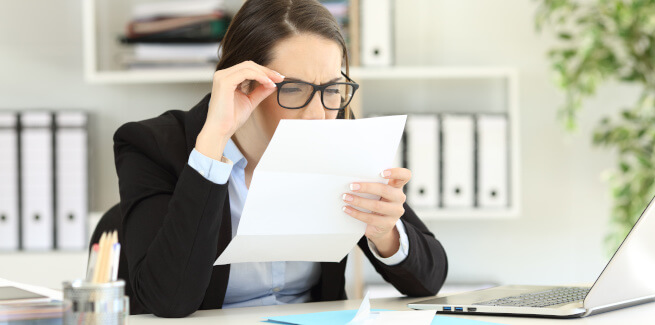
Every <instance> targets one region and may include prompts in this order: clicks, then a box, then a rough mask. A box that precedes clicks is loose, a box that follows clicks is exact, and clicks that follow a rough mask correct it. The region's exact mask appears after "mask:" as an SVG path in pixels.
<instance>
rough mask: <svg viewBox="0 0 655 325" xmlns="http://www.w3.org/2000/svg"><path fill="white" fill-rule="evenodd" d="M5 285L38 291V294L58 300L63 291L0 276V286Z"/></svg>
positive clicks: (60, 299) (60, 298) (61, 296)
mask: <svg viewBox="0 0 655 325" xmlns="http://www.w3.org/2000/svg"><path fill="white" fill-rule="evenodd" d="M5 286H11V287H16V288H19V289H23V290H27V291H31V292H34V293H38V294H40V295H44V296H47V297H49V298H50V299H52V300H58V301H62V300H63V293H62V292H61V291H59V290H54V289H50V288H46V287H42V286H37V285H32V284H27V283H20V282H14V281H10V280H7V279H3V278H0V287H5Z"/></svg>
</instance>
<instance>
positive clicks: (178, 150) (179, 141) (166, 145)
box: [113, 111, 188, 165]
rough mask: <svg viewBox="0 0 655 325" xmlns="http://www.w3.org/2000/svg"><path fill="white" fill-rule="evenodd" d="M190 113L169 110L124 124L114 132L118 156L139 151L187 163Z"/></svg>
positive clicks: (162, 160) (159, 158)
mask: <svg viewBox="0 0 655 325" xmlns="http://www.w3.org/2000/svg"><path fill="white" fill-rule="evenodd" d="M186 115H187V112H184V111H168V112H166V113H164V114H162V115H160V116H158V117H155V118H151V119H147V120H142V121H137V122H128V123H125V124H123V125H122V126H120V127H119V128H118V129H117V130H116V132H115V133H114V138H113V139H114V156H115V158H116V159H119V157H120V156H121V155H122V154H124V153H127V152H134V151H136V152H139V153H141V154H143V155H145V156H146V157H148V158H150V159H151V160H154V161H160V162H164V161H168V162H170V163H172V164H173V165H179V164H180V163H185V162H186V160H185V159H188V157H186V158H185V156H188V154H187V153H186V151H187V141H186V139H187V131H186V129H185V123H184V121H185V119H186V118H187V116H186Z"/></svg>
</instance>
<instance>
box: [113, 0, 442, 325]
mask: <svg viewBox="0 0 655 325" xmlns="http://www.w3.org/2000/svg"><path fill="white" fill-rule="evenodd" d="M342 64H345V70H346V73H345V74H342V72H341V67H342ZM347 71H348V56H347V52H346V46H345V42H344V39H343V36H342V35H341V34H340V30H339V26H338V25H337V23H336V21H335V20H334V18H333V17H332V16H331V15H330V13H329V12H328V11H327V10H326V9H325V8H324V7H323V6H322V5H321V4H320V3H318V2H317V1H316V0H249V1H246V2H245V3H244V5H243V7H242V8H241V9H240V10H239V12H238V13H237V14H236V16H235V17H234V19H233V21H232V24H231V26H230V28H229V30H228V32H227V34H226V36H225V38H224V40H223V45H222V56H221V59H220V62H219V63H218V66H217V69H216V73H215V74H214V79H213V86H212V91H211V93H210V94H208V95H207V96H206V97H205V98H204V99H202V100H201V101H200V103H198V104H197V105H196V106H195V107H193V108H192V109H191V110H189V111H187V112H183V111H169V112H166V113H164V114H163V115H161V116H159V117H157V118H153V119H150V120H145V121H140V122H133V123H127V124H125V125H123V126H122V127H121V128H120V129H119V130H118V131H117V132H116V134H115V136H114V142H115V145H114V150H115V158H116V169H117V172H118V177H119V187H120V195H121V203H120V206H121V211H122V214H123V224H122V226H123V229H122V237H123V238H122V241H123V247H124V251H125V253H126V256H127V261H128V263H127V264H128V267H129V277H130V282H131V283H130V286H131V287H130V288H129V290H128V291H130V292H131V299H132V301H133V304H132V313H154V314H155V315H158V316H163V317H184V316H186V315H189V314H191V313H193V312H194V311H196V310H198V309H214V308H229V307H240V306H259V305H270V304H282V303H299V302H307V301H327V300H337V299H346V294H345V289H344V285H345V278H344V271H345V262H346V261H345V258H344V260H343V261H341V262H340V263H313V262H272V263H238V264H234V265H220V266H213V263H214V261H215V259H216V258H217V257H218V255H220V253H221V252H222V251H223V250H224V249H225V247H226V246H227V244H228V243H229V241H230V240H231V238H232V236H233V235H234V234H235V233H236V228H237V225H238V222H239V219H240V216H241V211H242V209H243V204H244V202H245V198H246V195H247V193H248V187H249V185H250V182H251V180H252V176H253V171H254V169H255V166H257V162H258V161H259V159H260V158H261V156H262V154H263V153H264V150H265V149H266V146H267V144H268V143H269V141H270V139H271V137H272V135H273V133H274V131H275V128H276V127H277V124H278V122H279V121H280V119H283V118H284V119H334V118H348V117H350V116H351V114H350V112H349V109H348V108H347V104H348V103H349V101H350V96H351V95H352V94H353V93H354V91H355V90H356V86H355V85H354V84H353V83H352V82H351V81H350V80H349V78H347V77H346V75H347ZM285 76H286V77H285ZM334 96H339V97H338V99H339V100H336V101H335V100H334ZM344 163H347V161H345V162H344ZM381 177H385V178H387V179H389V184H388V185H387V184H379V183H357V184H352V185H351V190H352V191H351V192H349V193H344V213H347V214H349V215H350V216H352V217H353V218H356V219H359V220H361V221H363V222H365V223H367V225H368V226H367V228H366V233H365V236H364V237H362V239H361V240H360V241H359V244H358V245H359V247H360V248H361V249H362V250H363V251H364V253H365V255H366V256H367V258H368V259H369V260H370V261H371V263H372V264H373V266H374V267H375V269H376V270H377V271H378V272H379V273H380V274H381V275H382V276H383V277H384V278H385V279H386V280H387V281H389V282H390V283H391V284H393V285H394V286H395V287H396V288H397V289H398V290H399V291H400V292H402V293H403V294H407V295H412V296H428V295H434V294H436V293H437V292H438V290H439V289H440V288H441V286H442V284H443V282H444V280H445V277H446V273H447V261H446V255H445V252H444V250H443V248H442V246H441V244H440V243H439V242H438V241H437V240H436V239H435V238H434V236H433V235H432V234H431V233H430V232H429V231H428V230H427V228H426V227H425V225H424V224H423V223H422V222H421V221H420V220H419V219H418V218H417V216H416V214H414V212H413V211H412V210H411V209H410V208H409V207H408V206H407V205H406V204H405V195H404V194H403V192H402V188H403V186H404V185H405V184H406V183H407V182H408V181H409V179H410V177H411V173H410V171H409V170H407V169H404V168H391V169H389V170H386V171H383V172H382V174H381ZM357 193H372V194H377V195H380V196H381V197H382V198H381V199H380V200H377V201H376V200H369V199H364V198H361V197H359V196H357V195H356V194H357ZM351 206H357V207H362V208H366V209H369V210H372V211H373V212H374V213H363V212H360V211H358V210H356V209H353V208H350V207H351ZM280 213H283V212H280ZM299 245H302V243H299Z"/></svg>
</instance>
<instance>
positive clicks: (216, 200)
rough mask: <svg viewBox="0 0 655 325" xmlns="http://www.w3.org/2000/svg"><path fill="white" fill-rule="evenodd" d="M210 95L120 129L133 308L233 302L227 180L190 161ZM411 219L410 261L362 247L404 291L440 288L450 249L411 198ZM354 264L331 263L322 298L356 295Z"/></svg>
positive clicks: (318, 292) (180, 309)
mask: <svg viewBox="0 0 655 325" xmlns="http://www.w3.org/2000/svg"><path fill="white" fill-rule="evenodd" d="M209 99H210V94H207V95H206V96H205V97H204V98H203V99H202V100H201V101H200V102H199V103H198V104H197V105H196V106H195V107H193V108H192V109H191V110H189V111H177V110H176V111H168V112H166V113H164V114H162V115H161V116H159V117H156V118H153V119H149V120H144V121H140V122H130V123H127V124H125V125H123V126H121V127H120V128H119V129H118V130H117V131H116V133H115V135H114V155H115V159H116V171H117V173H118V183H119V189H120V197H121V202H120V207H121V211H122V215H123V220H122V232H123V233H122V236H121V237H122V238H123V246H122V247H123V249H124V251H125V253H126V256H127V264H128V268H129V274H130V282H131V283H129V285H131V289H132V290H131V291H132V297H130V298H131V299H132V300H134V301H133V304H132V311H131V312H132V314H140V313H153V314H155V315H157V316H162V317H184V316H187V315H189V314H191V313H193V312H195V311H196V310H198V309H216V308H221V306H222V305H223V300H224V298H225V291H226V289H227V283H228V277H229V272H230V266H229V265H219V266H214V261H215V260H216V258H217V257H218V255H219V254H220V253H221V252H222V251H223V250H224V249H225V247H226V246H227V244H228V243H229V242H230V240H231V237H232V229H231V216H230V200H229V197H228V190H227V184H223V185H218V184H214V183H212V182H211V181H209V180H207V179H205V178H204V177H203V176H201V175H200V174H199V173H198V172H197V171H196V170H195V169H193V168H192V167H190V166H189V165H188V164H187V162H188V159H189V155H190V154H191V151H192V150H193V148H194V147H195V143H196V137H197V136H198V133H200V130H201V129H202V127H203V125H204V122H205V119H206V117H207V109H208V104H209ZM401 220H403V222H404V225H405V229H406V231H407V236H408V239H409V242H410V244H409V245H410V249H409V255H408V256H407V258H406V259H405V260H404V261H403V262H401V263H400V264H398V265H394V266H388V265H385V264H384V263H382V262H380V261H379V260H377V259H376V258H375V257H374V256H373V255H372V254H371V251H370V250H369V248H368V244H367V242H366V238H365V237H362V239H361V240H360V241H359V243H358V245H359V247H360V248H361V249H362V250H363V251H364V254H365V255H366V257H368V259H369V261H370V262H371V263H372V264H373V266H374V267H375V269H376V270H377V272H378V273H380V274H381V275H382V277H383V278H384V279H385V280H386V281H388V282H390V283H391V284H393V285H394V286H395V287H396V288H397V289H398V290H399V291H400V292H401V293H403V294H406V295H409V296H430V295H435V294H436V293H437V292H438V291H439V289H440V288H441V286H442V285H443V282H444V280H445V278H446V273H447V270H448V262H447V260H446V253H445V251H444V249H443V247H442V246H441V244H440V243H439V241H437V240H436V239H435V238H434V235H433V234H432V233H430V231H428V229H427V228H426V226H425V225H424V224H423V222H421V221H420V220H419V219H418V217H417V216H416V214H415V213H414V211H412V209H411V208H410V207H409V206H407V205H405V214H404V215H403V216H402V218H401ZM345 267H346V259H345V258H344V259H343V260H342V261H341V262H339V263H321V278H320V280H319V282H318V284H317V285H316V286H314V287H313V288H312V298H313V299H314V300H315V301H328V300H339V299H346V293H345V288H344V286H345V277H344V272H345Z"/></svg>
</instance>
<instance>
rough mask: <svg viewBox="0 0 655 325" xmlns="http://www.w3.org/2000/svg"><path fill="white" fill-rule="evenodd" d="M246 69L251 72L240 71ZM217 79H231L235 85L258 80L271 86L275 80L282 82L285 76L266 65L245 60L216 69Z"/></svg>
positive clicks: (215, 77) (215, 76)
mask: <svg viewBox="0 0 655 325" xmlns="http://www.w3.org/2000/svg"><path fill="white" fill-rule="evenodd" d="M246 71H249V72H248V73H247V74H241V73H240V72H246ZM253 72H254V73H253ZM226 78H227V79H226ZM216 79H219V80H221V79H226V81H228V80H229V81H230V82H229V84H230V85H232V86H234V87H236V86H237V85H239V84H241V83H242V82H244V81H246V80H256V81H257V82H259V83H260V84H262V85H265V86H266V85H269V86H270V85H271V84H273V83H275V82H282V80H284V76H283V75H281V74H280V73H278V72H276V71H274V70H272V69H269V68H267V67H265V66H262V65H259V64H257V63H254V62H252V61H245V62H241V63H239V64H237V65H234V66H232V67H229V68H227V69H223V70H219V71H216V72H215V73H214V80H215V81H216Z"/></svg>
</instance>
